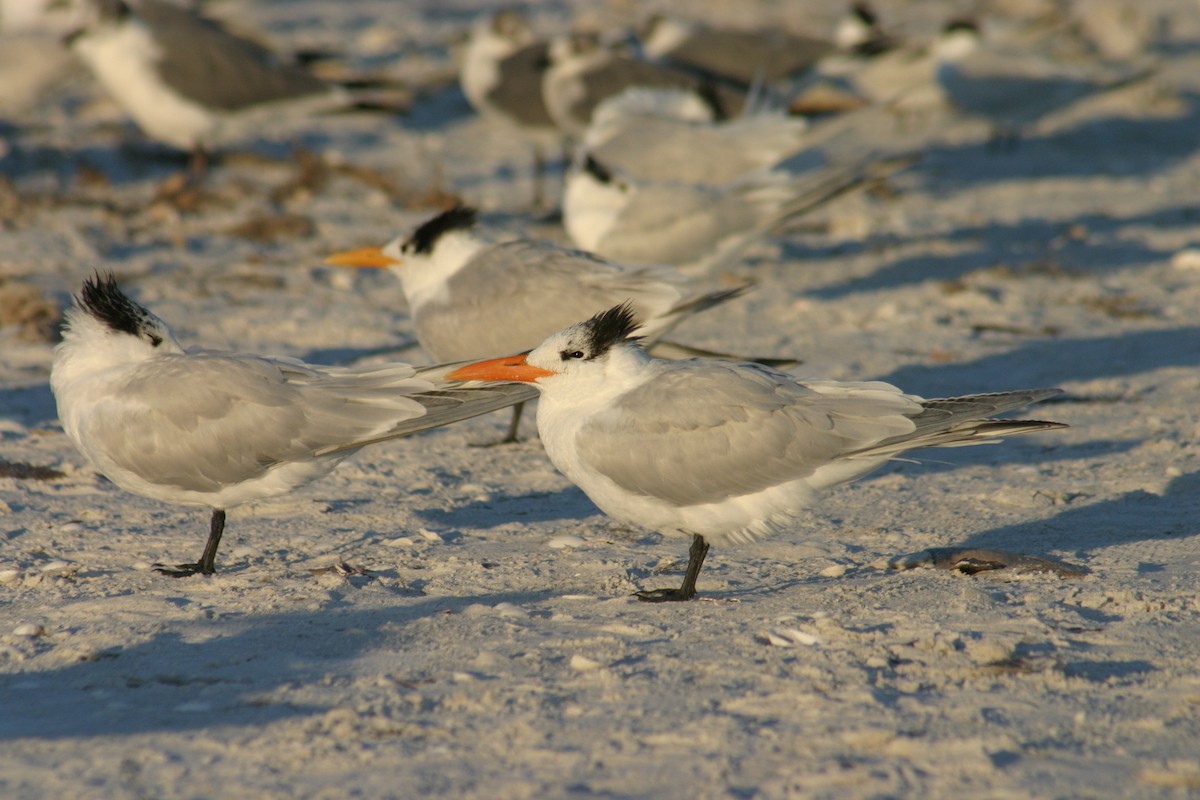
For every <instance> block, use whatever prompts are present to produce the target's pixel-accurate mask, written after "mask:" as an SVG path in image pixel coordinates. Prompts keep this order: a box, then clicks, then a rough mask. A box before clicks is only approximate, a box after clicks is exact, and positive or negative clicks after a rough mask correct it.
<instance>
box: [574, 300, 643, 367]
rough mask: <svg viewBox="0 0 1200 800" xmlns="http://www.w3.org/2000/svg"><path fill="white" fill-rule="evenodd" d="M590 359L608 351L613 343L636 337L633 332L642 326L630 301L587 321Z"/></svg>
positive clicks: (588, 356)
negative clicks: (634, 313) (634, 314)
mask: <svg viewBox="0 0 1200 800" xmlns="http://www.w3.org/2000/svg"><path fill="white" fill-rule="evenodd" d="M586 324H587V331H588V355H587V358H588V360H591V359H593V358H597V357H599V356H602V355H604V354H605V353H607V352H608V351H609V350H610V349H611V348H612V346H613V345H616V344H620V343H621V342H625V341H629V340H630V339H635V338H636V337H634V336H632V335H631V334H632V333H633V332H634V331H635V330H637V329H638V328H639V327H641V323H639V322H638V321H637V319H636V318H635V317H634V316H633V308H632V307H631V306H630V305H629V303H622V304H621V305H619V306H614V307H613V308H610V309H609V310H608V311H604V312H601V313H599V314H597V315H596V316H594V317H592V318H591V319H589V320H588V321H587V323H586Z"/></svg>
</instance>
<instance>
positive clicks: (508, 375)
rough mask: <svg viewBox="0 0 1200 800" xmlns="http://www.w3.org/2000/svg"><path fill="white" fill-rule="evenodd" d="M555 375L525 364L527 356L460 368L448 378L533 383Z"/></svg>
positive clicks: (511, 357)
mask: <svg viewBox="0 0 1200 800" xmlns="http://www.w3.org/2000/svg"><path fill="white" fill-rule="evenodd" d="M553 374H554V373H553V372H551V371H550V370H548V369H542V368H541V367H535V366H533V365H532V364H527V363H525V354H524V353H522V354H521V355H519V356H504V357H503V358H491V359H488V360H487V361H476V362H475V363H474V364H467V365H466V366H464V367H459V368H458V369H456V370H454V371H453V372H451V373H450V374H448V375H447V376H446V378H447V379H448V380H452V381H519V382H521V383H533V382H534V381H536V380H537V379H538V378H544V377H546V376H547V375H553Z"/></svg>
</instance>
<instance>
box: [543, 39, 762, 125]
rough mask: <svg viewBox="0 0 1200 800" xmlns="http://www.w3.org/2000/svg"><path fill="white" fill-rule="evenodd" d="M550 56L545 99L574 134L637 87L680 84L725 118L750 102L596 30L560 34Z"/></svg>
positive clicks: (557, 121) (734, 91) (557, 120)
mask: <svg viewBox="0 0 1200 800" xmlns="http://www.w3.org/2000/svg"><path fill="white" fill-rule="evenodd" d="M549 55H550V66H549V68H548V69H547V70H546V73H545V75H544V76H543V77H542V99H543V100H544V101H545V103H546V109H547V110H548V111H549V112H550V116H551V117H552V118H553V119H554V122H555V124H556V125H558V128H559V130H561V131H562V132H563V133H564V134H565V135H567V136H570V137H575V138H578V137H579V136H582V135H583V132H584V130H585V129H586V128H587V126H588V124H589V123H590V122H591V120H592V113H593V112H594V111H595V110H596V106H598V105H600V103H601V102H603V101H604V100H606V99H607V98H609V97H612V96H613V95H616V94H620V93H621V92H623V91H625V90H626V89H628V88H630V87H633V86H657V87H675V88H681V89H688V90H691V91H693V92H696V93H698V94H701V95H707V96H708V97H709V98H710V101H711V102H712V103H713V104H714V105H715V106H716V107H718V108H720V109H721V115H722V116H730V115H732V114H736V113H738V112H739V111H741V109H742V106H743V105H744V104H745V100H746V97H745V93H744V92H742V91H740V90H737V89H731V88H729V87H727V86H722V85H717V84H714V83H713V82H712V81H711V80H707V79H705V78H701V77H698V76H696V75H695V74H692V73H689V72H685V71H683V70H678V69H673V68H671V67H668V66H665V65H662V64H656V63H654V62H653V61H646V60H643V59H640V58H635V57H633V56H631V55H627V54H625V53H622V52H618V51H617V50H615V49H613V48H611V47H608V46H606V45H605V43H604V42H602V41H601V40H600V38H599V36H597V35H595V34H592V33H586V32H576V33H572V34H568V35H563V36H558V37H555V38H554V39H552V40H551V41H550V51H549Z"/></svg>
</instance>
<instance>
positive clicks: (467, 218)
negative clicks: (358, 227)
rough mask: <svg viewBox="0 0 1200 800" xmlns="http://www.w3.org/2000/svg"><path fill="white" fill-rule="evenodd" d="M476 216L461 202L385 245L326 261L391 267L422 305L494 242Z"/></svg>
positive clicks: (414, 301)
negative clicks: (480, 225)
mask: <svg viewBox="0 0 1200 800" xmlns="http://www.w3.org/2000/svg"><path fill="white" fill-rule="evenodd" d="M476 216H477V215H476V211H475V209H473V208H470V207H469V206H463V205H457V206H454V207H453V208H450V209H447V210H446V211H443V212H442V213H440V214H438V215H437V216H436V217H433V218H432V219H429V220H426V221H425V222H423V223H421V224H420V225H419V226H417V227H416V228H415V229H414V230H412V231H411V232H408V233H403V234H401V235H400V236H397V237H396V238H395V239H392V240H391V241H390V242H388V243H387V244H385V245H383V246H382V247H364V248H362V249H360V250H347V251H345V252H342V253H336V254H335V255H332V256H330V257H329V258H327V259H325V263H326V264H333V265H334V266H339V267H376V268H387V269H389V270H391V271H392V273H393V274H395V275H396V276H397V277H398V278H400V283H401V285H402V287H403V289H404V296H405V297H406V298H408V302H409V304H410V305H413V306H418V305H421V304H422V303H424V302H426V301H428V300H431V299H433V298H434V297H435V296H437V294H438V292H440V291H441V290H442V288H443V287H444V286H445V284H446V281H447V280H449V279H450V277H451V276H452V275H454V273H456V272H458V271H459V270H460V269H462V268H463V267H464V266H466V264H467V262H468V261H470V260H471V257H472V256H474V255H475V254H476V253H477V252H479V250H480V249H481V248H483V247H485V246H487V245H488V244H490V243H491V242H490V241H489V240H488V239H487V238H485V237H484V236H482V235H480V233H479V231H478V229H477V228H476V227H475V221H476Z"/></svg>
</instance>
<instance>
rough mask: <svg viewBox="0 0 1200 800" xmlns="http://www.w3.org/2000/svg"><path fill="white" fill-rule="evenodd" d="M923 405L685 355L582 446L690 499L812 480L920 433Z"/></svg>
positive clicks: (640, 479) (683, 500) (622, 478)
mask: <svg viewBox="0 0 1200 800" xmlns="http://www.w3.org/2000/svg"><path fill="white" fill-rule="evenodd" d="M920 411H921V406H920V404H919V403H918V402H917V400H916V399H915V398H912V397H910V396H908V395H904V394H902V393H900V391H899V390H898V389H896V388H895V387H893V386H890V385H888V384H883V383H862V384H841V389H840V390H838V391H836V392H833V391H830V390H828V389H827V388H826V389H825V390H823V391H820V392H818V391H813V390H810V389H808V388H806V387H805V386H803V385H801V384H798V383H795V382H793V381H791V380H790V379H787V378H786V377H783V376H779V375H778V374H775V373H771V372H769V371H767V370H765V369H762V368H756V367H754V366H749V365H736V364H713V363H712V362H677V363H676V364H675V365H674V366H673V367H672V368H671V369H668V370H666V371H665V372H664V373H663V374H662V375H661V376H660V377H659V379H658V380H654V381H651V382H649V383H646V384H644V385H643V386H641V387H639V388H638V389H635V390H633V391H631V392H629V393H628V394H626V395H624V396H623V397H622V398H621V399H620V400H619V401H618V402H617V404H616V405H615V406H614V407H613V408H612V409H611V410H610V411H608V412H605V413H603V414H600V415H598V416H597V417H596V418H595V420H593V421H592V422H591V423H589V424H588V425H586V426H584V427H583V428H582V429H581V430H580V432H579V435H578V440H577V444H578V447H579V452H580V453H581V455H582V458H583V459H584V461H585V463H586V465H587V466H588V467H589V468H591V469H593V470H596V471H597V472H599V473H601V474H603V475H604V476H605V477H607V478H608V479H610V480H612V481H613V482H614V483H616V484H617V485H618V486H620V487H621V488H623V489H625V490H627V491H630V492H634V493H637V494H642V495H647V496H650V497H654V498H657V499H660V500H664V501H666V502H670V503H675V504H677V505H681V506H686V505H696V504H705V503H716V502H720V501H722V500H725V499H727V498H730V497H735V496H739V495H745V494H753V493H755V492H758V491H761V490H763V489H766V488H769V487H771V486H775V485H778V484H781V483H786V482H789V481H794V480H798V479H802V478H805V477H808V476H810V475H812V474H813V473H814V472H816V471H817V470H818V469H820V468H821V467H823V466H826V465H828V464H830V463H832V462H834V461H836V460H839V459H841V458H842V457H844V456H845V455H847V454H849V453H853V452H855V451H861V450H862V449H864V448H866V447H869V446H870V445H871V444H874V443H877V442H881V441H885V440H888V439H891V438H893V437H899V436H903V435H905V434H908V433H911V432H912V431H913V429H914V425H913V423H912V421H911V419H910V418H909V417H910V416H915V415H917V414H919V413H920Z"/></svg>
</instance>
